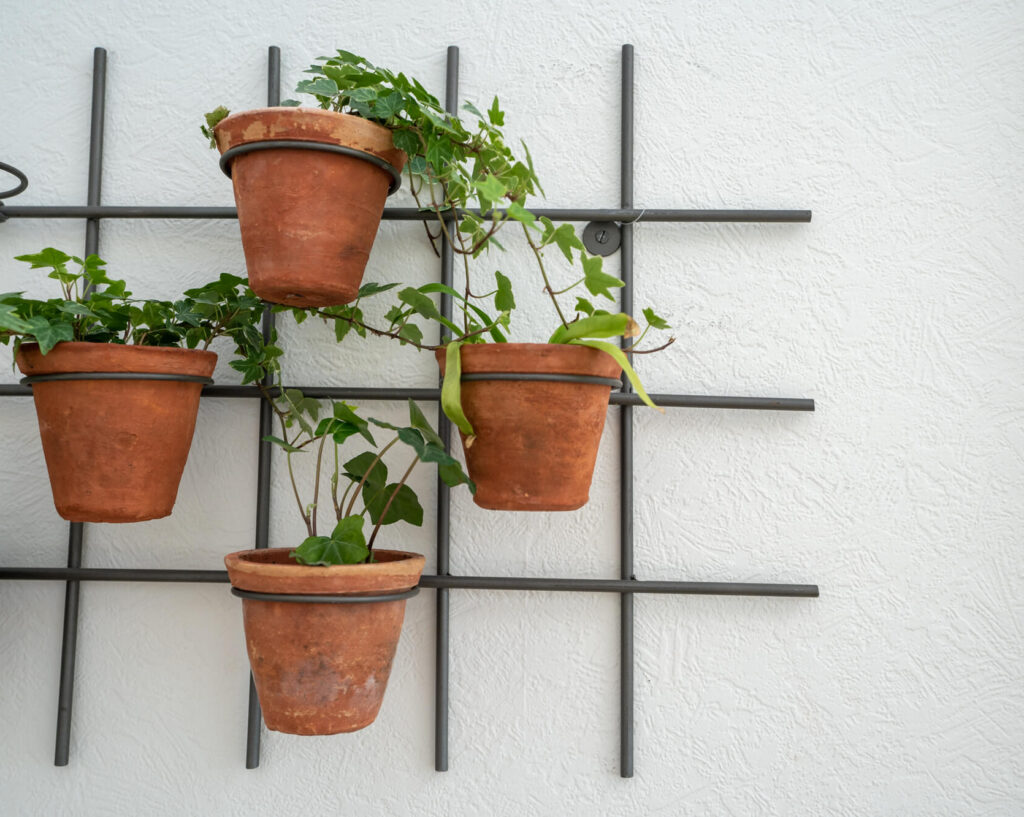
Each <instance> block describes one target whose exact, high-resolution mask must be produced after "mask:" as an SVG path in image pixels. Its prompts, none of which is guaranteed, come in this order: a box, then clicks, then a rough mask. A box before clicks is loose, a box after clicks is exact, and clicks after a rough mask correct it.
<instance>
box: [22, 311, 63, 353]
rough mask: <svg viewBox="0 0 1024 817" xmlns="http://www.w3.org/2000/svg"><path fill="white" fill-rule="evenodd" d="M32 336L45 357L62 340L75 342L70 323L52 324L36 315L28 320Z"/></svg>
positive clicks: (29, 331)
mask: <svg viewBox="0 0 1024 817" xmlns="http://www.w3.org/2000/svg"><path fill="white" fill-rule="evenodd" d="M28 324H29V327H30V328H29V330H28V332H27V333H26V334H30V335H31V336H32V337H34V338H35V339H36V342H37V343H38V344H39V351H40V352H42V353H43V354H44V355H45V354H46V353H47V352H49V351H50V350H51V349H52V348H53V347H54V346H56V345H57V344H58V343H60V342H61V341H62V340H74V338H75V331H74V328H73V327H72V326H71V324H70V323H64V322H63V321H58V322H53V323H51V322H50V321H48V320H47V319H46V318H44V317H42V316H41V315H35V316H33V317H31V318H29V319H28Z"/></svg>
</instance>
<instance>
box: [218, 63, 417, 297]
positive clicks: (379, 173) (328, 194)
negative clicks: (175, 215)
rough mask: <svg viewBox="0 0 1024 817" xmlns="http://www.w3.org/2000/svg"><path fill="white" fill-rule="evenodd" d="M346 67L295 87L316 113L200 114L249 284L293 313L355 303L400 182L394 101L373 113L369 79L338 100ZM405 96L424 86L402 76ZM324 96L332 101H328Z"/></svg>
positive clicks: (289, 104)
mask: <svg viewBox="0 0 1024 817" xmlns="http://www.w3.org/2000/svg"><path fill="white" fill-rule="evenodd" d="M346 70H347V69H346V68H345V67H344V66H343V65H335V64H331V63H330V62H328V63H325V64H324V66H323V67H322V68H321V69H320V70H318V71H317V72H316V76H314V77H313V78H312V79H307V80H304V81H302V82H300V83H299V84H298V87H297V91H298V92H299V93H307V94H312V95H313V96H314V97H315V98H316V99H317V101H318V102H319V103H320V104H319V107H317V108H306V107H299V103H298V102H297V101H295V100H286V101H285V102H284V103H282V105H281V106H278V107H273V108H259V109H256V110H250V111H243V112H240V113H235V114H230V112H229V111H228V110H227V109H226V108H224V107H223V106H221V107H219V108H217V109H215V110H213V111H211V112H210V113H208V114H206V115H205V118H206V124H205V125H204V126H202V128H201V130H202V132H203V134H204V135H205V136H206V137H208V138H209V140H210V146H211V147H214V148H217V149H218V150H219V151H220V153H221V158H220V167H221V169H222V170H223V171H224V173H226V174H227V175H228V176H229V177H230V178H231V182H232V186H233V189H234V194H235V203H236V204H237V207H238V224H239V228H240V230H241V235H242V248H243V251H244V253H245V263H246V267H247V269H248V272H249V281H250V284H251V286H252V288H253V291H255V292H256V293H257V294H258V295H259V296H260V297H261V298H264V299H265V300H267V301H272V302H274V303H280V304H288V305H290V306H328V305H332V304H344V303H348V302H349V301H351V300H352V299H353V298H354V297H355V296H356V292H357V291H358V289H359V284H360V282H361V280H362V277H363V270H364V269H365V267H366V263H367V261H368V259H369V256H370V250H371V248H372V247H373V242H374V239H375V237H376V234H377V228H378V227H379V226H380V220H381V215H382V213H383V211H384V202H385V200H386V199H387V197H388V196H389V195H391V194H392V193H394V192H395V191H396V190H397V189H398V187H399V186H400V184H401V172H402V168H403V166H404V165H405V162H406V153H405V152H404V151H403V150H402V145H403V144H405V145H408V144H409V143H411V141H412V140H411V139H410V138H409V137H408V136H406V138H405V139H404V140H403V138H402V137H401V136H399V134H397V133H393V131H392V129H391V128H390V127H388V125H389V124H394V123H395V122H396V121H397V119H398V117H399V116H400V114H401V108H400V106H399V98H398V96H397V95H393V96H392V97H389V98H388V99H382V100H379V104H378V105H377V106H375V107H374V108H373V109H372V111H371V109H370V108H369V107H368V105H367V103H366V100H367V99H368V98H370V96H371V95H372V94H373V87H372V83H373V81H374V75H373V73H372V72H364V73H363V74H362V75H361V77H360V81H361V82H362V83H363V84H362V85H360V86H359V87H358V88H356V89H353V92H352V93H351V94H347V95H345V96H344V97H338V96H337V91H338V84H337V83H339V82H340V83H344V82H345V77H346ZM400 81H401V82H402V83H403V87H404V88H405V90H406V91H407V92H408V93H410V94H412V93H418V91H417V89H418V88H420V87H421V86H419V84H418V83H416V82H415V80H407V79H405V77H404V76H403V77H401V80H400ZM328 97H330V98H331V99H332V104H327V103H326V102H325V100H326V99H327V98H328Z"/></svg>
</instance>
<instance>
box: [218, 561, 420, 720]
mask: <svg viewBox="0 0 1024 817" xmlns="http://www.w3.org/2000/svg"><path fill="white" fill-rule="evenodd" d="M289 552H290V548H268V549H265V550H243V551H239V552H238V553H231V554H229V555H228V556H225V557H224V564H225V565H227V568H228V577H229V578H230V579H231V585H232V586H233V587H235V588H238V589H239V590H244V591H251V592H254V593H274V594H287V595H301V596H310V597H315V596H323V595H346V596H360V595H362V596H367V595H385V594H397V593H402V592H404V591H407V590H410V589H411V588H413V587H415V586H416V585H417V584H418V583H419V580H420V574H421V573H422V572H423V561H424V560H423V557H422V556H421V555H419V554H418V553H406V552H404V551H400V550H375V551H374V552H373V555H374V558H375V559H376V561H375V562H372V563H369V564H360V565H331V566H329V567H311V566H308V565H300V564H298V563H296V562H295V561H294V560H292V559H290V558H288V553H289ZM404 616H405V600H404V599H399V600H397V601H379V602H367V603H357V604H351V603H341V604H338V603H329V602H324V603H316V602H296V601H265V600H263V599H253V598H245V597H243V599H242V619H243V622H244V624H245V642H246V645H247V647H248V650H249V663H250V665H251V666H252V674H253V679H254V680H255V682H256V692H257V694H258V695H259V699H260V706H261V707H262V709H263V720H264V722H265V723H266V724H267V728H268V729H273V730H275V731H278V732H287V733H289V734H292V735H334V734H337V733H338V732H354V731H356V730H357V729H363V728H364V727H367V726H369V725H370V724H371V723H373V721H374V720H375V719H376V717H377V713H378V712H379V711H380V705H381V701H382V700H383V699H384V689H385V688H386V687H387V683H388V676H389V675H390V674H391V662H392V661H393V660H394V657H395V649H396V648H397V647H398V637H399V635H400V634H401V631H402V619H403V618H404Z"/></svg>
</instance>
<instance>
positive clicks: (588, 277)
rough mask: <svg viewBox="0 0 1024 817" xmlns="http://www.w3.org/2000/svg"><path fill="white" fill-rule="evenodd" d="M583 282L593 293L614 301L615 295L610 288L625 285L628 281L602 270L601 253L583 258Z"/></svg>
mask: <svg viewBox="0 0 1024 817" xmlns="http://www.w3.org/2000/svg"><path fill="white" fill-rule="evenodd" d="M583 283H584V284H586V287H587V289H588V290H590V294H591V295H603V296H604V297H605V298H607V299H608V300H609V301H614V300H615V296H614V295H612V294H611V292H609V291H608V290H609V289H612V288H615V289H617V288H619V287H624V286H625V285H626V282H625V281H623V280H621V279H619V278H616V277H615V276H614V275H609V274H608V273H606V272H604V271H603V270H602V264H601V257H600V256H599V255H595V256H592V257H590V258H587V257H584V259H583Z"/></svg>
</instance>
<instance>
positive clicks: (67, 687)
mask: <svg viewBox="0 0 1024 817" xmlns="http://www.w3.org/2000/svg"><path fill="white" fill-rule="evenodd" d="M106 90H107V52H106V49H104V48H95V49H93V52H92V115H91V119H90V126H89V182H88V188H87V192H86V203H87V204H88V205H98V204H99V203H100V186H101V183H102V180H103V112H104V107H105V101H106ZM99 244H100V221H99V219H98V218H91V219H89V220H88V221H87V222H86V224H85V254H86V255H90V254H92V253H96V252H99ZM84 534H85V530H84V526H83V524H82V523H81V522H72V523H71V525H70V527H69V530H68V567H81V566H82V546H83V541H84ZM80 589H81V584H80V583H79V582H78V581H69V582H68V583H67V585H66V586H65V589H64V633H63V636H62V638H61V648H60V686H59V688H58V691H57V738H56V746H55V748H54V753H53V764H54V765H55V766H67V765H68V758H69V756H70V753H71V706H72V704H73V702H74V694H75V655H76V650H77V646H78V604H79V598H80V596H79V592H80Z"/></svg>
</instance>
